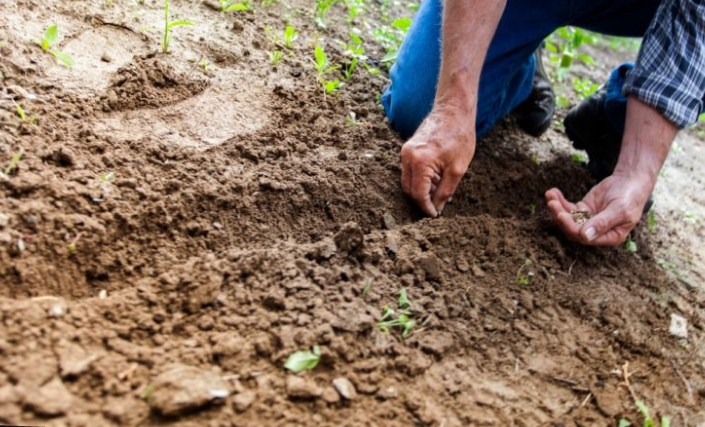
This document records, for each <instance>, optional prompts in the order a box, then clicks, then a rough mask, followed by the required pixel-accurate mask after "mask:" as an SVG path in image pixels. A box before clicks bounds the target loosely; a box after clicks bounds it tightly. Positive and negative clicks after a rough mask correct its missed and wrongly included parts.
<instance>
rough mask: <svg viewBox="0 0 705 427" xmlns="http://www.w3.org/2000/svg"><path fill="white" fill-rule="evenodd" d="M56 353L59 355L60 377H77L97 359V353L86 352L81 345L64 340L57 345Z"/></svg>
mask: <svg viewBox="0 0 705 427" xmlns="http://www.w3.org/2000/svg"><path fill="white" fill-rule="evenodd" d="M56 353H57V355H58V356H59V368H60V369H61V377H62V378H68V377H78V376H79V375H81V374H83V373H84V372H86V371H87V370H88V368H90V366H91V364H93V362H95V360H96V359H98V355H97V354H88V353H86V351H85V350H84V349H83V347H81V346H79V345H77V344H74V343H70V342H65V341H62V342H60V343H59V345H57V349H56Z"/></svg>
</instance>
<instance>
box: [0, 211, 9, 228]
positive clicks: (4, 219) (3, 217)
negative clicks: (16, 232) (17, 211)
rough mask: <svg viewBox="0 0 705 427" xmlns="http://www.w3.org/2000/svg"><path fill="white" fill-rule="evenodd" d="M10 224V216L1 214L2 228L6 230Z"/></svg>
mask: <svg viewBox="0 0 705 427" xmlns="http://www.w3.org/2000/svg"><path fill="white" fill-rule="evenodd" d="M8 224H10V215H8V214H5V213H2V212H0V228H5V227H7V226H8Z"/></svg>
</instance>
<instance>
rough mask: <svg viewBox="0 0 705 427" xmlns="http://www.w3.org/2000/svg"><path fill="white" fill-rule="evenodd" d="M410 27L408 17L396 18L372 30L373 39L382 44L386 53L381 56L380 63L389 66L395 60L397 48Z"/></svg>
mask: <svg viewBox="0 0 705 427" xmlns="http://www.w3.org/2000/svg"><path fill="white" fill-rule="evenodd" d="M409 27H411V19H410V18H398V19H396V20H395V21H394V22H392V24H391V25H389V26H381V27H379V28H377V29H375V30H374V31H373V33H372V34H373V36H374V37H375V39H376V40H377V41H378V42H379V43H380V44H381V45H382V46H384V48H385V50H386V53H385V55H384V57H383V58H382V63H383V64H385V65H387V66H388V67H390V68H391V66H392V64H394V63H395V62H396V60H397V55H398V53H399V48H400V47H401V43H402V41H404V36H405V35H406V33H407V32H408V31H409Z"/></svg>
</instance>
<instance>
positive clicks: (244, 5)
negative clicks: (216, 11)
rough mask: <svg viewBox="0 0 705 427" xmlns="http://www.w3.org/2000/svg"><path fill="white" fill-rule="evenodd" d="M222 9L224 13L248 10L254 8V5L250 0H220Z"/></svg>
mask: <svg viewBox="0 0 705 427" xmlns="http://www.w3.org/2000/svg"><path fill="white" fill-rule="evenodd" d="M220 10H221V11H222V12H223V13H228V12H248V11H250V10H252V6H251V5H250V2H249V1H248V0H245V1H242V2H239V3H235V2H234V1H232V0H220Z"/></svg>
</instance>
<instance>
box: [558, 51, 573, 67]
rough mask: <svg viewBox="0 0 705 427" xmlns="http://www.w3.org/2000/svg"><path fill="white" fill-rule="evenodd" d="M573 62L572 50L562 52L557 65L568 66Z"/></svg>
mask: <svg viewBox="0 0 705 427" xmlns="http://www.w3.org/2000/svg"><path fill="white" fill-rule="evenodd" d="M572 63H573V52H567V51H566V52H563V55H562V56H561V63H560V65H559V67H561V68H569V67H570V65H571V64H572Z"/></svg>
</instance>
